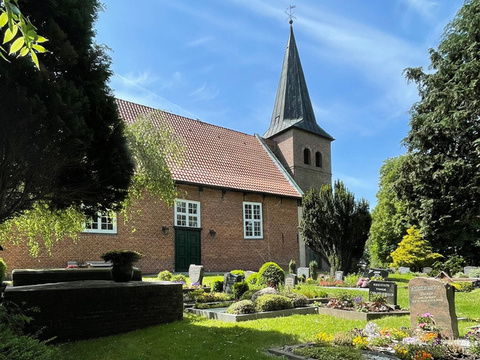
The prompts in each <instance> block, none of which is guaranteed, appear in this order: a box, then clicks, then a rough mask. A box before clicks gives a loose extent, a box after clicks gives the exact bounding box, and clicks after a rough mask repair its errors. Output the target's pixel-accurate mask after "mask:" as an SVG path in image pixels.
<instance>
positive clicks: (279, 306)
mask: <svg viewBox="0 0 480 360" xmlns="http://www.w3.org/2000/svg"><path fill="white" fill-rule="evenodd" d="M255 308H256V309H257V311H258V312H260V311H274V310H285V309H291V308H292V302H291V301H290V299H289V298H287V297H286V296H283V295H273V294H267V295H262V296H260V297H258V298H257V299H256V300H255Z"/></svg>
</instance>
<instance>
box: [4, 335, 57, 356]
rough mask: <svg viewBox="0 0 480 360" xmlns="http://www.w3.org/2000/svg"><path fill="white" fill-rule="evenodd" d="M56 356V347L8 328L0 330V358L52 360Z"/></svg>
mask: <svg viewBox="0 0 480 360" xmlns="http://www.w3.org/2000/svg"><path fill="white" fill-rule="evenodd" d="M58 358H59V353H58V349H56V348H54V347H53V346H48V345H46V344H45V343H44V342H40V341H38V340H37V339H35V338H33V337H30V336H26V335H18V334H15V333H13V332H11V331H10V330H8V329H7V330H3V331H1V332H0V359H8V360H54V359H58Z"/></svg>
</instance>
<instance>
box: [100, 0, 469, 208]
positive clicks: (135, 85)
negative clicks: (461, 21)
mask: <svg viewBox="0 0 480 360" xmlns="http://www.w3.org/2000/svg"><path fill="white" fill-rule="evenodd" d="M103 3H104V4H105V11H104V12H102V13H100V14H99V19H98V21H97V23H96V31H97V42H98V43H100V44H105V45H107V46H108V47H109V48H110V49H111V50H112V51H111V52H110V56H111V57H112V61H113V62H112V70H113V72H114V75H113V76H112V78H111V82H110V86H111V88H112V89H113V91H114V93H115V96H116V97H119V98H122V99H125V100H130V101H133V102H137V103H139V104H143V105H148V106H152V107H154V108H158V109H162V110H166V111H170V112H173V113H176V114H180V115H183V116H187V117H190V118H194V119H199V120H201V121H204V122H208V123H211V124H215V125H218V126H223V127H226V128H229V129H233V130H237V131H241V132H244V133H247V134H254V133H258V134H260V135H262V134H263V133H264V132H265V131H266V130H267V129H268V126H269V124H270V118H271V115H272V110H273V104H274V100H275V94H276V89H277V85H278V81H279V78H280V69H281V66H282V61H283V55H284V52H285V47H286V43H287V39H288V31H289V30H288V29H289V28H288V27H289V25H288V20H287V15H286V14H285V11H286V10H287V8H288V7H289V5H290V4H293V5H296V8H295V9H294V11H295V13H294V16H295V19H294V24H293V27H294V32H295V38H296V42H297V47H298V51H299V53H300V58H301V61H302V66H303V70H304V73H305V78H306V81H307V86H308V89H309V93H310V98H311V100H312V103H313V106H314V110H315V114H316V119H317V122H318V124H319V125H320V126H321V127H323V128H324V129H325V130H326V131H327V132H328V133H330V134H331V135H332V136H333V137H334V138H335V139H336V140H335V141H334V142H333V143H332V173H333V174H332V179H334V180H335V179H340V180H342V181H343V182H344V183H345V184H346V186H347V188H348V189H349V190H350V191H352V192H353V193H354V194H355V196H356V197H357V198H361V197H363V198H365V199H367V200H368V201H369V202H370V205H371V208H372V209H373V207H374V206H375V204H376V198H375V194H376V192H377V190H378V172H379V169H380V167H381V165H382V163H383V161H384V160H385V159H387V158H389V157H394V156H397V155H399V154H402V153H404V152H405V150H404V148H402V146H401V140H402V139H403V138H404V137H405V136H406V134H407V131H408V128H409V127H408V122H409V115H408V111H409V109H410V107H411V106H412V104H413V103H414V102H415V101H417V100H418V95H417V89H416V86H415V84H407V81H406V80H405V77H404V76H403V74H402V72H403V70H404V69H405V68H407V67H417V66H423V67H424V68H427V67H428V65H429V64H430V61H429V55H428V49H429V48H431V47H433V48H436V47H437V46H438V44H439V42H440V40H441V35H442V33H443V29H444V28H445V26H446V25H447V23H448V22H449V21H451V20H452V19H453V17H454V16H455V14H456V13H457V11H458V10H459V9H460V7H461V6H462V4H463V0H369V1H359V0H301V1H297V2H296V3H292V1H291V0H289V1H284V0H255V1H253V0H208V1H191V0H175V1H165V0H142V1H140V2H132V1H127V0H103Z"/></svg>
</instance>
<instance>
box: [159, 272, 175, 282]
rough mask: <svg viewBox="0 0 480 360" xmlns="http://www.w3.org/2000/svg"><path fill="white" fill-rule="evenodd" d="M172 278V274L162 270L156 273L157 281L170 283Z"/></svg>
mask: <svg viewBox="0 0 480 360" xmlns="http://www.w3.org/2000/svg"><path fill="white" fill-rule="evenodd" d="M172 276H173V274H172V273H171V272H170V271H168V270H164V271H160V272H159V273H158V275H157V279H158V280H160V281H170V280H172Z"/></svg>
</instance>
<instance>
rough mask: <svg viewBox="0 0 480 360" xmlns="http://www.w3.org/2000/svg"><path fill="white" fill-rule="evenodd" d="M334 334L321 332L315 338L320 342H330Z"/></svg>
mask: <svg viewBox="0 0 480 360" xmlns="http://www.w3.org/2000/svg"><path fill="white" fill-rule="evenodd" d="M332 339H333V335H330V334H327V333H325V332H323V331H322V332H320V333H318V334H317V337H316V338H315V341H316V342H317V343H318V344H328V343H330V342H331V341H332Z"/></svg>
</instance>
